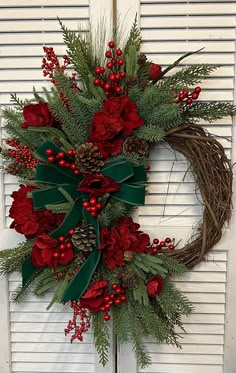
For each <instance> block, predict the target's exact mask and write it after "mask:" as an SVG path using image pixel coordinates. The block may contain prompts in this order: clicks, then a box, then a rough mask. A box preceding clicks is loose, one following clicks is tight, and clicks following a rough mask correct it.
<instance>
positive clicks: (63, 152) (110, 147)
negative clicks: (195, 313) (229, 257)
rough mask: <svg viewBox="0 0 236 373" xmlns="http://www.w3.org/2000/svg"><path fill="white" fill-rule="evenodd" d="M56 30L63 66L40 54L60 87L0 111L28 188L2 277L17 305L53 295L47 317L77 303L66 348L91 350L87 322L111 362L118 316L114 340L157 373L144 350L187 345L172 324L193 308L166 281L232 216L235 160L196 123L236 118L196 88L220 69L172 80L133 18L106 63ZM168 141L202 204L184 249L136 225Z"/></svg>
mask: <svg viewBox="0 0 236 373" xmlns="http://www.w3.org/2000/svg"><path fill="white" fill-rule="evenodd" d="M61 27H62V32H63V36H64V41H65V43H66V45H67V54H68V55H65V56H63V63H60V62H59V59H58V57H57V56H56V54H55V53H54V50H53V48H51V47H50V48H49V47H44V52H45V53H46V57H45V58H43V61H42V69H43V74H44V76H45V77H48V78H49V79H50V80H51V82H52V84H53V86H52V88H51V90H50V91H48V90H47V89H46V88H44V89H43V91H44V95H43V96H42V97H41V96H40V95H39V94H38V93H37V92H36V91H35V90H34V98H33V99H32V100H31V101H28V100H25V101H21V100H19V99H18V98H17V97H16V95H12V99H13V101H14V103H15V105H14V106H15V107H14V109H12V108H10V109H6V110H4V117H5V121H6V123H5V129H6V131H7V133H8V135H9V138H8V139H7V140H6V146H5V147H3V148H2V150H1V152H2V156H3V159H5V160H6V161H7V163H6V164H5V166H4V169H5V172H8V173H10V174H12V175H17V177H18V178H19V179H20V181H21V185H20V188H19V190H17V191H15V192H13V194H12V198H13V203H12V206H11V208H10V217H11V218H12V219H13V222H12V224H11V228H13V229H15V230H16V231H17V232H19V233H21V234H23V235H24V236H25V238H26V240H25V241H24V242H23V243H21V244H19V245H18V246H17V247H16V248H14V249H11V250H3V251H1V252H0V271H1V273H2V274H5V273H10V272H13V271H17V270H18V271H19V270H20V271H22V278H23V282H22V286H21V287H20V288H18V289H17V290H16V293H15V295H14V300H15V301H20V300H22V298H23V296H24V295H25V294H26V293H27V291H29V290H30V291H31V292H33V294H35V295H36V296H39V297H41V296H43V295H44V294H45V293H46V292H47V291H48V290H51V289H53V298H52V300H51V302H50V304H49V308H50V307H51V306H52V305H53V304H54V303H55V302H59V303H63V304H65V303H67V302H70V306H71V308H72V309H73V317H72V319H71V320H70V321H69V322H68V325H67V327H66V328H65V334H66V335H67V334H69V333H71V332H72V336H71V341H73V340H75V339H78V340H80V341H82V340H83V333H84V332H86V331H87V330H88V329H89V327H90V321H92V322H91V326H92V328H93V332H94V341H95V345H96V347H97V350H98V352H99V354H100V361H101V363H102V364H106V362H107V359H108V347H109V323H108V322H107V321H109V320H110V319H111V320H112V326H113V329H114V333H115V334H116V336H117V340H118V341H119V342H120V343H124V342H130V343H132V346H133V350H134V353H135V355H136V357H137V361H138V363H139V365H140V366H142V367H143V366H146V365H148V364H150V363H151V360H150V357H149V354H148V351H147V350H146V347H145V344H144V341H143V339H144V338H145V337H147V336H152V337H154V338H155V340H156V341H157V342H158V343H169V344H175V345H177V346H180V345H179V342H178V333H177V331H176V327H180V328H183V325H182V322H181V315H189V314H190V313H191V311H192V305H191V303H190V302H189V301H188V299H187V298H186V297H185V296H184V295H183V294H182V293H181V292H180V291H179V290H178V289H177V288H176V287H175V285H174V283H173V282H172V281H171V277H170V276H171V275H175V276H182V275H183V274H184V273H185V271H186V268H192V267H193V266H194V265H195V264H197V263H199V262H200V261H201V260H202V259H203V258H204V256H205V254H206V253H207V252H208V251H209V250H210V249H211V247H212V246H213V245H214V244H216V243H217V242H218V241H219V240H220V238H221V235H222V228H223V226H224V224H225V222H227V220H228V219H229V217H230V211H231V186H232V170H231V164H230V161H229V160H228V159H227V156H226V155H225V152H224V149H223V147H222V145H221V144H220V143H219V142H218V141H217V140H216V139H215V138H214V137H213V136H212V135H210V134H209V133H208V132H207V131H206V130H205V129H204V128H203V127H202V126H201V125H199V124H198V122H199V120H200V119H203V120H205V121H208V122H211V121H214V120H217V119H220V118H222V117H224V116H226V115H234V114H235V113H236V109H235V107H234V106H233V105H231V104H229V103H218V102H214V103H212V102H201V101H198V97H199V95H200V93H201V87H200V86H196V84H199V82H200V81H201V80H203V79H205V78H206V77H207V76H208V75H209V74H210V73H211V72H212V71H214V70H215V69H216V68H217V66H213V65H208V64H199V65H194V66H187V67H185V68H183V69H182V70H178V71H177V72H175V73H174V74H172V75H171V74H167V73H168V72H169V71H170V70H172V69H173V68H175V67H176V66H177V65H178V64H179V62H180V61H182V60H183V59H184V58H185V57H187V56H189V55H191V54H192V53H187V54H185V55H184V56H182V57H181V58H179V60H178V61H176V62H174V63H173V64H172V65H170V66H168V67H167V68H165V69H162V67H161V66H159V65H158V64H155V63H152V62H150V61H148V60H147V58H146V56H145V55H144V54H143V53H140V46H141V37H140V31H139V29H138V27H137V22H136V21H135V22H134V25H133V27H132V28H131V31H130V34H129V36H128V38H127V40H126V43H125V45H124V47H123V48H122V49H120V48H119V47H118V41H117V38H116V37H114V38H113V40H112V41H109V43H108V47H107V50H106V51H105V50H104V52H105V56H104V53H103V52H101V51H102V50H103V49H102V48H101V50H98V48H97V46H94V45H93V44H92V42H91V38H90V37H89V36H84V35H83V34H82V33H75V32H71V31H70V30H68V29H67V28H66V27H65V26H64V25H63V24H61ZM116 35H117V34H116ZM194 53H196V52H194ZM70 68H72V71H73V72H72V73H71V72H70V70H69V69H70ZM65 70H66V71H68V73H65ZM166 74H167V75H166ZM162 140H165V141H166V142H167V143H168V144H169V145H170V146H171V147H172V148H173V149H174V150H177V151H179V152H181V153H182V154H184V156H185V157H186V159H187V161H188V162H189V164H190V167H191V170H192V173H193V175H194V177H195V180H196V184H197V185H198V187H199V189H200V192H201V196H202V200H203V204H204V212H203V221H202V225H201V227H199V231H198V236H197V237H193V239H192V241H191V242H190V243H188V244H187V245H186V246H185V247H183V248H182V249H179V248H177V249H176V250H175V245H174V242H173V241H172V239H171V238H169V237H166V238H163V241H159V240H158V238H154V239H152V240H151V239H150V237H149V235H148V234H146V233H144V232H142V230H140V225H139V224H137V223H135V222H134V221H133V219H132V217H131V214H132V211H133V210H134V208H135V207H136V206H140V205H144V203H145V189H146V187H147V171H148V166H147V159H148V154H149V151H150V149H151V147H152V144H155V143H157V142H159V141H162Z"/></svg>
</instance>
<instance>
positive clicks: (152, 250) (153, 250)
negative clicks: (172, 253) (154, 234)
mask: <svg viewBox="0 0 236 373" xmlns="http://www.w3.org/2000/svg"><path fill="white" fill-rule="evenodd" d="M174 242H175V240H174V239H171V238H170V237H166V238H165V240H164V241H159V239H158V238H154V239H153V241H152V244H151V245H150V246H148V248H147V250H146V254H148V255H153V254H157V253H158V252H159V251H160V250H162V249H168V250H174V249H175V245H174Z"/></svg>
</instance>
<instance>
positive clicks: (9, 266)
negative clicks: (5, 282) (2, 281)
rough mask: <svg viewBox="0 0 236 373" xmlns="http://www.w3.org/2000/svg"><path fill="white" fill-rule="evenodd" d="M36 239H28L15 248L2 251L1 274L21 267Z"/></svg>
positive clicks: (0, 256) (0, 252)
mask: <svg viewBox="0 0 236 373" xmlns="http://www.w3.org/2000/svg"><path fill="white" fill-rule="evenodd" d="M33 244H34V241H33V240H30V239H28V240H27V241H25V242H22V243H20V244H18V245H17V246H16V247H15V248H14V249H6V250H2V251H0V275H1V274H7V273H10V272H14V271H19V270H20V269H21V266H22V263H23V262H24V261H25V259H26V258H27V257H28V256H29V255H30V253H31V250H32V247H33Z"/></svg>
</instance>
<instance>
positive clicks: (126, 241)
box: [98, 217, 150, 269]
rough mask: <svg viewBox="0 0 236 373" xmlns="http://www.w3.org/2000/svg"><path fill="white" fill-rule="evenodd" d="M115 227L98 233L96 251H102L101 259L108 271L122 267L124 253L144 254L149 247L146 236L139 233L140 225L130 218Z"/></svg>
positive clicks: (122, 220) (123, 219)
mask: <svg viewBox="0 0 236 373" xmlns="http://www.w3.org/2000/svg"><path fill="white" fill-rule="evenodd" d="M118 222H119V225H118V226H117V227H113V228H111V230H108V228H103V229H102V230H101V232H100V240H101V244H100V246H99V247H98V250H103V252H102V255H103V258H104V260H105V262H106V264H107V266H108V268H110V269H114V268H115V267H116V266H124V265H125V262H124V259H123V252H124V251H133V252H140V253H142V252H144V251H145V250H146V249H147V246H148V245H150V238H149V236H148V234H146V233H143V232H142V231H139V230H138V229H139V227H140V225H139V224H137V223H134V222H133V219H132V218H130V217H129V218H122V219H120V220H119V221H118Z"/></svg>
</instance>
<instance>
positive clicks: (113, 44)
mask: <svg viewBox="0 0 236 373" xmlns="http://www.w3.org/2000/svg"><path fill="white" fill-rule="evenodd" d="M108 47H109V48H114V47H115V42H114V41H113V40H111V41H109V43H108Z"/></svg>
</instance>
